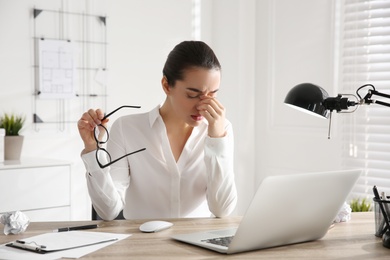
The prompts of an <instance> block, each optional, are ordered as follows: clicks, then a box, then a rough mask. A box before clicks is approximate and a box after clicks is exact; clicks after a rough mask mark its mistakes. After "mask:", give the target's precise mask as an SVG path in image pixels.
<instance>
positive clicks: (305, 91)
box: [284, 83, 329, 118]
mask: <svg viewBox="0 0 390 260" xmlns="http://www.w3.org/2000/svg"><path fill="white" fill-rule="evenodd" d="M328 97H329V95H328V93H327V92H326V91H325V90H324V89H323V88H321V87H319V86H316V85H314V84H311V83H302V84H299V85H296V86H295V87H293V88H292V89H291V90H290V91H289V92H288V94H287V96H286V98H285V100H284V103H286V104H287V105H290V106H292V107H294V108H296V109H299V110H302V111H304V112H308V113H310V114H312V115H316V116H320V117H324V118H328V116H329V111H328V110H327V109H326V108H325V107H324V105H323V101H324V100H325V99H326V98H328Z"/></svg>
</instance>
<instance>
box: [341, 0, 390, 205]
mask: <svg viewBox="0 0 390 260" xmlns="http://www.w3.org/2000/svg"><path fill="white" fill-rule="evenodd" d="M339 10H340V18H341V20H340V52H339V55H340V66H339V68H340V71H339V76H340V77H339V80H340V81H339V86H340V88H339V93H353V94H355V92H356V89H357V88H359V87H360V86H362V85H364V84H368V83H369V84H373V85H374V86H375V88H376V90H378V91H380V92H382V93H386V94H390V1H386V0H367V1H362V0H344V1H343V2H342V4H341V6H340V9H339ZM366 93H367V92H366V91H363V92H361V94H362V96H364V95H365V94H366ZM373 98H374V97H373ZM375 98H376V97H375ZM376 99H378V100H382V101H384V102H387V103H390V99H386V98H380V97H378V98H376ZM342 118H343V122H342V123H341V124H340V127H341V128H342V154H343V160H342V161H343V164H344V165H343V166H345V168H357V167H358V168H362V169H364V172H363V175H362V177H361V178H360V180H359V181H358V184H357V185H356V186H355V188H354V190H353V196H355V197H357V196H359V197H368V198H372V197H373V193H372V187H373V186H374V185H377V186H378V189H379V191H385V192H386V194H387V195H388V196H389V195H390V107H386V106H381V105H378V104H372V105H369V106H368V105H367V106H360V107H359V108H358V109H357V111H355V112H354V113H352V114H349V115H346V116H343V117H342Z"/></svg>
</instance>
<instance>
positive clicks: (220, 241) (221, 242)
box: [201, 236, 234, 247]
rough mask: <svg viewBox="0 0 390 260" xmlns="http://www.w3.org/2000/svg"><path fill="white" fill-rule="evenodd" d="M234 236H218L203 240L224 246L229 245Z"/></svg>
mask: <svg viewBox="0 0 390 260" xmlns="http://www.w3.org/2000/svg"><path fill="white" fill-rule="evenodd" d="M233 237H234V236H228V237H217V238H210V239H205V240H201V241H202V242H206V243H210V244H214V245H219V246H224V247H228V246H229V244H230V242H232V240H233Z"/></svg>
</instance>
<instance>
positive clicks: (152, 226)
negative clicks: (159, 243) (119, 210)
mask: <svg viewBox="0 0 390 260" xmlns="http://www.w3.org/2000/svg"><path fill="white" fill-rule="evenodd" d="M172 226H173V223H171V222H168V221H163V220H151V221H147V222H145V223H143V224H142V225H141V226H139V230H141V231H142V232H146V233H152V232H158V231H161V230H164V229H167V228H170V227H172Z"/></svg>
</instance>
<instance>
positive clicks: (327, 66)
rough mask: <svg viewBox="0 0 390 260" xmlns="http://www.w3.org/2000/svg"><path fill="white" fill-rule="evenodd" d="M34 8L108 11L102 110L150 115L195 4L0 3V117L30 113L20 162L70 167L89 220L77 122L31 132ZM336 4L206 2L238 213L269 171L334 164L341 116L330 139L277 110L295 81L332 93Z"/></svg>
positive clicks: (187, 34)
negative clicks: (59, 162) (229, 128)
mask: <svg viewBox="0 0 390 260" xmlns="http://www.w3.org/2000/svg"><path fill="white" fill-rule="evenodd" d="M80 2H81V3H80ZM34 5H35V6H36V7H37V8H42V9H58V8H60V7H61V6H62V8H64V9H65V10H68V11H80V10H85V9H88V10H89V11H90V12H92V13H97V14H101V15H105V14H106V15H107V16H108V22H107V24H108V25H107V28H108V39H107V40H108V42H109V45H108V55H109V56H108V68H109V70H110V89H109V93H108V94H109V97H108V100H107V101H108V102H107V104H108V105H107V106H108V110H111V109H113V108H115V107H117V106H119V105H122V104H139V105H142V109H141V110H142V111H147V110H150V109H151V108H152V107H154V106H155V105H157V104H158V103H159V102H161V101H163V98H164V95H163V92H162V90H161V87H160V78H161V70H162V66H163V63H164V61H165V58H166V56H167V54H168V52H169V51H170V50H171V49H172V47H173V46H174V45H175V44H176V43H178V42H180V41H181V40H184V39H191V33H192V31H191V30H192V28H191V5H192V1H191V0H164V1H160V0H137V1H126V0H111V1H108V0H100V1H91V0H90V1H76V0H68V1H66V0H63V1H60V0H57V1H54V0H51V1H48V0H40V1H38V0H18V1H10V0H0V33H1V34H0V35H1V41H0V77H1V84H0V90H1V94H0V112H7V111H16V112H23V113H25V114H26V115H28V117H29V118H28V122H27V126H26V128H25V130H24V132H23V134H24V135H25V140H26V141H25V144H24V150H23V154H22V156H25V157H36V156H39V157H47V158H54V159H64V160H69V161H71V162H72V163H73V167H72V189H73V190H72V191H73V193H72V194H73V195H72V204H73V206H74V208H73V211H72V218H73V219H86V218H88V217H89V210H90V205H89V198H88V194H87V193H86V186H85V180H84V169H83V165H82V163H81V160H80V158H79V153H80V150H81V149H82V144H81V141H79V139H78V135H77V129H76V125H75V124H69V125H67V127H66V129H65V130H64V131H58V130H47V131H44V130H40V131H36V130H35V128H34V126H33V124H32V122H31V118H30V116H31V115H32V107H33V100H34V98H33V96H32V91H33V74H32V64H33V63H32V60H33V59H32V57H33V53H32V46H31V45H32V41H31V37H32V36H33V32H32V29H31V28H32V27H31V23H32V18H31V15H30V10H31V8H32V7H33V6H34ZM333 8H334V7H333V1H329V0H288V1H287V0H263V1H256V0H245V1H240V0H213V1H209V0H205V1H202V23H201V26H202V39H203V40H205V41H206V42H207V43H209V44H210V45H211V47H213V49H214V50H215V52H216V54H217V55H218V57H219V59H220V61H221V64H222V67H223V74H222V85H221V91H220V94H219V97H220V99H221V101H222V102H223V104H224V105H225V106H226V109H227V115H228V118H229V119H230V120H231V121H232V123H233V125H234V130H235V140H236V145H235V151H236V158H235V172H236V176H237V178H236V179H237V185H238V190H239V205H238V210H237V214H242V213H243V212H244V210H245V208H246V206H247V205H248V203H249V200H250V198H251V197H252V195H253V191H254V189H255V188H256V187H257V185H258V184H259V182H260V181H261V180H262V179H263V178H264V177H265V176H266V175H271V174H281V173H294V172H300V171H318V170H328V169H334V168H339V165H340V162H339V159H338V158H339V156H338V154H339V147H338V143H339V142H338V141H339V140H338V134H337V116H334V118H335V120H334V122H333V127H332V131H333V132H332V139H331V140H328V139H327V127H328V122H327V121H325V120H319V119H317V118H312V117H309V116H307V115H304V114H300V113H299V112H296V111H293V110H290V109H288V108H286V107H285V106H284V104H283V100H284V97H285V95H286V93H287V92H288V90H289V89H290V88H292V87H293V86H294V85H296V84H298V83H301V82H313V83H316V84H318V85H321V86H322V87H324V88H325V89H326V90H327V91H328V92H329V94H331V95H332V94H334V93H335V92H336V89H335V86H334V85H333V81H334V71H333V64H334V60H333V57H334V55H333V48H334V47H333V41H334V39H333V34H334V22H333V20H334V10H333ZM10 24H12V26H10ZM137 112H138V111H137ZM54 129H56V128H55V127H54Z"/></svg>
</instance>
